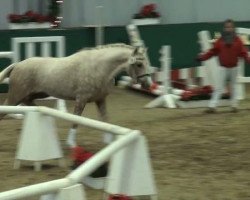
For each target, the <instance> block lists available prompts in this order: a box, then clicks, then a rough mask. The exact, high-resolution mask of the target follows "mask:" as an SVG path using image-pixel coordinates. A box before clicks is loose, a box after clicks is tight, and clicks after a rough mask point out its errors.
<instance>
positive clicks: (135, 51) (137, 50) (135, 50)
mask: <svg viewBox="0 0 250 200" xmlns="http://www.w3.org/2000/svg"><path fill="white" fill-rule="evenodd" d="M138 52H139V47H135V49H134V51H133V53H132V56H134V55H136V54H138Z"/></svg>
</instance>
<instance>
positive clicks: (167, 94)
mask: <svg viewBox="0 0 250 200" xmlns="http://www.w3.org/2000/svg"><path fill="white" fill-rule="evenodd" d="M160 52H161V54H162V56H161V58H160V61H161V66H162V69H163V70H162V76H161V78H162V82H163V86H164V87H163V95H161V96H160V97H158V98H156V99H155V100H153V101H151V102H150V103H148V104H147V105H146V106H145V108H155V107H165V108H176V103H175V101H176V100H177V99H178V98H179V97H178V96H177V95H174V94H172V89H171V74H170V71H171V69H170V65H171V56H170V55H171V47H170V46H163V47H162V49H161V51H160Z"/></svg>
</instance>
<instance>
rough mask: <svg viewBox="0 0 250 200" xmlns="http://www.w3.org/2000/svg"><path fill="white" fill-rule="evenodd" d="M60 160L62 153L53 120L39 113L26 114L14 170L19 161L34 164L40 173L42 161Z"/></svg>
mask: <svg viewBox="0 0 250 200" xmlns="http://www.w3.org/2000/svg"><path fill="white" fill-rule="evenodd" d="M61 158H63V153H62V150H61V146H60V143H59V139H58V136H57V130H56V125H55V121H54V119H53V118H52V117H50V116H45V115H43V114H41V113H39V112H28V113H27V114H26V115H25V118H24V123H23V128H22V132H21V135H20V139H19V144H18V148H17V152H16V158H15V159H16V160H15V165H14V168H16V169H18V168H19V167H20V161H21V160H26V161H32V162H34V168H35V170H36V171H40V170H41V162H42V161H45V160H51V159H61ZM61 164H62V162H61V160H59V165H61Z"/></svg>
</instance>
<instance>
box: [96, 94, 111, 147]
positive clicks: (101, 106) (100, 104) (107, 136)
mask: <svg viewBox="0 0 250 200" xmlns="http://www.w3.org/2000/svg"><path fill="white" fill-rule="evenodd" d="M95 103H96V106H97V109H98V111H99V115H100V119H101V121H103V122H107V121H108V116H107V109H106V99H105V98H103V99H100V100H98V101H96V102H95ZM113 137H114V136H113V134H112V133H104V137H103V141H104V143H106V144H109V143H110V142H112V141H113Z"/></svg>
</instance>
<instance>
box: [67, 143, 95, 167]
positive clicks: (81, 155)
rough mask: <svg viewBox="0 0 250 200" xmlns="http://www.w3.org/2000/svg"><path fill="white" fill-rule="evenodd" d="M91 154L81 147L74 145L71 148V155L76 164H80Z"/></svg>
mask: <svg viewBox="0 0 250 200" xmlns="http://www.w3.org/2000/svg"><path fill="white" fill-rule="evenodd" d="M92 156H93V154H92V153H90V152H88V151H85V150H84V148H83V147H79V146H77V147H75V148H73V149H72V154H71V157H72V159H73V161H74V162H75V163H76V164H77V165H81V164H82V163H83V162H85V161H86V160H88V159H89V158H91V157H92Z"/></svg>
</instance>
